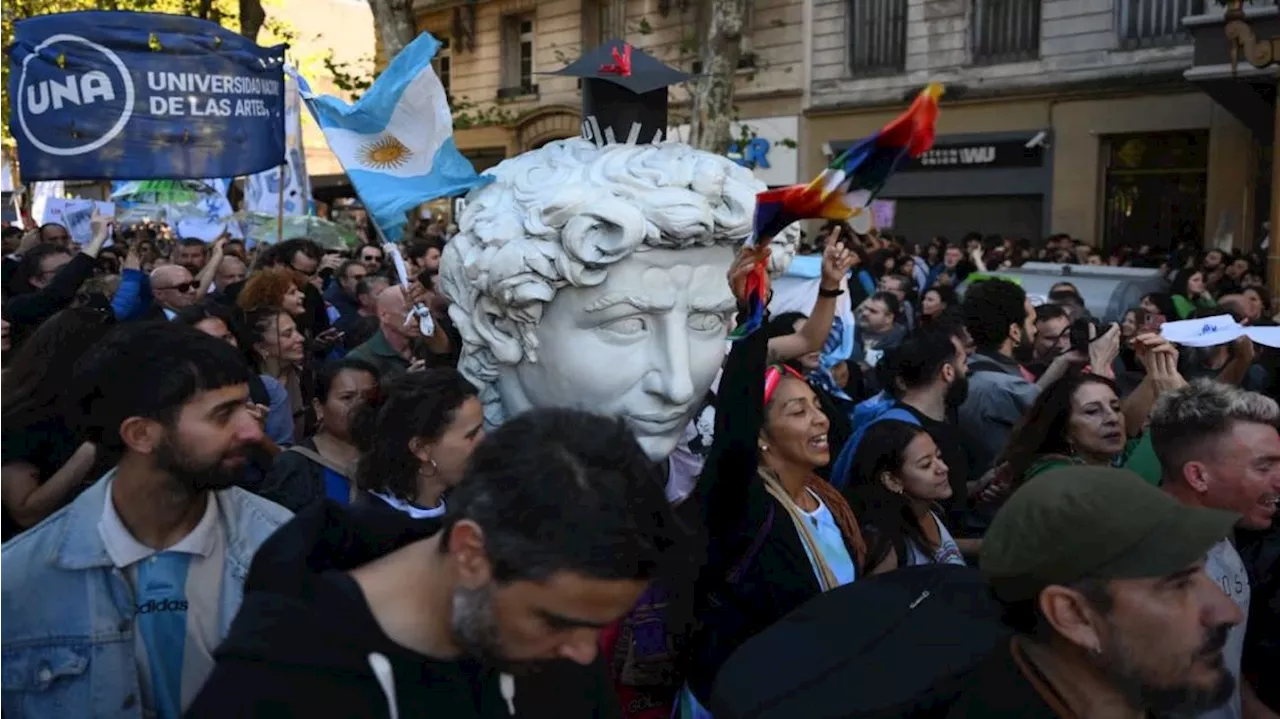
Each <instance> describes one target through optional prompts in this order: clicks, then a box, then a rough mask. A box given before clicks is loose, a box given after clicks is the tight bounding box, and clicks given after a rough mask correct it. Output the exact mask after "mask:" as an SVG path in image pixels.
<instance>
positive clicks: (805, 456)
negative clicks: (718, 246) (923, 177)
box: [681, 249, 870, 717]
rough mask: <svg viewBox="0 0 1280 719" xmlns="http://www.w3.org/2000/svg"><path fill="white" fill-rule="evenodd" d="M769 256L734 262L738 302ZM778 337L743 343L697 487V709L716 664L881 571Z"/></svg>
mask: <svg viewBox="0 0 1280 719" xmlns="http://www.w3.org/2000/svg"><path fill="white" fill-rule="evenodd" d="M758 258H759V253H758V251H755V250H751V249H744V250H743V251H742V253H741V254H740V255H739V259H738V261H737V262H735V263H734V265H733V266H731V268H730V277H729V284H730V287H731V288H732V289H733V291H734V295H735V297H737V298H738V300H739V302H744V301H745V300H746V293H745V278H746V276H747V275H748V274H749V273H750V272H751V269H752V267H753V266H754V263H755V261H756V260H757V259H758ZM768 345H769V339H768V337H767V335H766V334H765V333H763V332H755V333H752V334H751V335H748V336H747V337H745V338H744V339H742V340H740V341H738V342H735V343H734V344H733V348H732V350H731V351H730V353H729V358H728V360H727V361H726V362H725V365H724V372H723V375H722V377H721V380H720V387H719V390H718V392H717V394H716V433H715V440H714V441H715V444H714V446H713V447H712V450H711V454H710V456H709V458H708V460H707V464H706V466H705V467H704V469H703V472H702V476H701V478H700V479H699V483H698V487H697V491H696V496H697V499H698V502H699V505H698V506H699V507H700V509H701V513H702V520H703V526H704V527H705V531H706V533H707V537H708V538H709V541H710V545H709V547H708V561H707V563H706V565H705V566H704V568H703V570H702V573H701V576H700V578H699V586H698V587H697V602H698V605H699V606H698V613H697V615H698V617H699V618H700V619H701V622H702V626H701V629H700V630H699V631H698V633H697V634H696V635H695V637H694V642H693V647H692V649H691V656H690V658H689V667H690V673H689V677H688V679H689V686H688V687H687V688H686V690H685V691H684V692H683V694H682V697H681V711H682V716H686V717H694V716H700V715H699V714H697V713H696V712H702V711H705V710H703V709H701V707H702V706H705V705H706V701H707V699H708V697H709V694H710V689H711V683H712V682H713V681H714V679H715V675H716V672H717V671H719V668H720V666H721V665H722V664H723V663H724V661H725V659H727V658H728V656H729V655H730V654H731V653H732V652H733V650H735V649H736V648H737V647H738V646H740V645H741V644H742V643H743V642H744V641H746V640H747V639H749V638H751V637H752V636H754V635H755V634H756V633H758V632H760V631H761V630H763V629H764V628H766V627H768V626H769V625H771V624H773V623H774V622H775V621H777V620H778V619H779V618H781V617H782V616H783V615H784V614H786V613H787V612H789V611H791V610H792V609H794V608H795V607H797V606H799V605H800V604H802V603H803V602H804V601H805V600H806V599H809V598H811V597H813V596H815V595H817V594H818V593H820V592H822V591H825V590H827V589H831V588H833V587H836V586H840V585H842V584H847V583H849V582H851V581H853V580H854V579H855V578H856V577H858V576H861V575H862V574H864V573H866V572H867V571H870V570H869V569H868V568H867V566H866V565H865V557H866V545H865V544H864V542H863V539H862V535H861V532H860V530H859V529H858V522H857V520H856V519H855V517H854V515H853V512H852V511H851V510H850V509H849V506H848V503H847V502H846V501H845V499H844V498H843V497H842V496H841V495H840V493H839V492H838V491H836V490H835V488H834V487H832V486H831V485H830V484H828V483H827V482H826V481H824V480H822V479H821V478H820V477H819V476H818V475H817V474H816V470H817V469H818V468H819V467H822V466H824V465H826V464H827V463H828V462H829V461H830V459H831V455H830V448H829V446H828V440H827V431H828V428H829V426H830V422H829V421H828V419H827V417H826V415H825V414H824V413H823V411H822V408H821V406H820V404H819V402H818V398H817V396H816V395H815V394H814V392H813V390H812V389H811V388H810V387H809V383H808V382H806V381H805V380H804V378H803V377H801V376H800V375H799V373H798V372H796V371H795V370H793V369H791V368H789V367H787V366H785V365H782V366H778V365H775V366H768V365H767V355H768ZM796 550H802V551H801V552H797V551H796Z"/></svg>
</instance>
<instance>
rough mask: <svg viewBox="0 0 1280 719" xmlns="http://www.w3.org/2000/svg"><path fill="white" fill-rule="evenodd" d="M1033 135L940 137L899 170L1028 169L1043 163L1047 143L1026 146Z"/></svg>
mask: <svg viewBox="0 0 1280 719" xmlns="http://www.w3.org/2000/svg"><path fill="white" fill-rule="evenodd" d="M1033 137H1034V135H1030V134H1029V135H1027V138H1026V139H1025V140H1003V141H1000V142H978V143H966V144H963V145H961V144H947V143H946V138H939V140H938V142H936V143H935V144H934V146H933V149H932V150H929V151H928V152H926V153H924V154H923V155H921V156H920V157H918V158H916V159H914V160H908V161H907V163H906V164H905V165H903V166H902V168H901V169H899V170H898V171H899V172H921V171H925V170H980V169H989V168H1025V167H1041V166H1043V165H1044V149H1045V148H1044V145H1043V143H1038V144H1036V145H1035V146H1033V147H1027V143H1028V142H1029V141H1030V140H1031V139H1032V138H1033Z"/></svg>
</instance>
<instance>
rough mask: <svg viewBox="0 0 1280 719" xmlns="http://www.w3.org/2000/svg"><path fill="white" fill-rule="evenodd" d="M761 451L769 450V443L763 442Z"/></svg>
mask: <svg viewBox="0 0 1280 719" xmlns="http://www.w3.org/2000/svg"><path fill="white" fill-rule="evenodd" d="M760 451H761V452H768V451H769V445H767V444H762V445H760Z"/></svg>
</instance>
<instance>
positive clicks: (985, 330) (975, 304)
mask: <svg viewBox="0 0 1280 719" xmlns="http://www.w3.org/2000/svg"><path fill="white" fill-rule="evenodd" d="M960 307H961V312H963V313H964V326H965V328H966V329H968V330H969V336H970V337H972V338H973V343H974V345H976V346H977V348H978V349H986V350H989V349H995V348H997V347H999V346H1000V345H1002V344H1004V341H1005V340H1006V339H1008V338H1009V327H1010V326H1012V325H1017V326H1018V327H1023V326H1024V324H1025V323H1026V320H1027V293H1026V291H1024V290H1023V289H1022V288H1021V287H1019V286H1018V285H1015V284H1014V283H1012V282H1008V281H1006V280H1001V279H989V280H983V281H981V282H975V283H973V284H971V285H970V286H969V288H968V289H967V290H966V291H965V293H964V301H963V302H962V303H961V306H960Z"/></svg>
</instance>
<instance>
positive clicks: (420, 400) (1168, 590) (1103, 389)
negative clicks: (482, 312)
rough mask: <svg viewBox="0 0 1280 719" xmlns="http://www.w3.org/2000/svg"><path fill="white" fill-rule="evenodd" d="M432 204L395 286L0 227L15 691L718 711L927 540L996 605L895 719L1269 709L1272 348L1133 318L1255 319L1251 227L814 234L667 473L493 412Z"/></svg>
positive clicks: (129, 707) (123, 712) (1279, 575)
mask: <svg viewBox="0 0 1280 719" xmlns="http://www.w3.org/2000/svg"><path fill="white" fill-rule="evenodd" d="M447 234H448V233H447V232H446V230H445V228H444V227H443V226H441V225H439V224H430V225H425V226H424V227H423V229H422V231H421V232H420V233H418V234H416V235H415V236H413V237H411V238H409V239H407V240H406V241H405V242H404V243H403V244H402V245H401V249H400V252H402V254H403V257H404V261H405V263H406V266H407V269H408V280H409V281H408V283H407V284H403V283H401V282H400V281H399V279H398V274H397V273H396V272H395V270H394V267H393V263H392V258H391V257H389V256H388V254H387V251H385V250H384V248H383V247H382V246H380V245H378V244H372V243H362V244H360V245H359V246H358V247H355V248H352V249H350V250H343V251H340V252H331V251H324V250H322V249H321V248H320V247H319V246H318V245H316V244H315V243H314V242H311V241H310V240H307V239H293V240H288V241H285V242H281V243H278V244H273V245H258V246H256V247H252V248H249V247H246V245H245V243H243V242H240V241H236V240H231V239H229V238H223V239H219V240H217V241H215V242H213V243H204V242H200V241H198V240H184V239H178V240H168V239H166V238H164V237H161V236H158V233H156V232H155V228H151V227H132V228H127V229H125V228H115V227H114V225H113V223H112V222H111V221H110V219H109V218H101V217H95V218H94V221H93V237H92V239H91V241H89V242H88V243H87V244H85V245H83V246H76V245H75V244H74V243H73V242H72V241H71V236H70V234H69V233H68V232H67V230H66V228H64V227H61V226H59V225H44V226H42V227H40V228H38V229H36V230H33V231H30V232H26V233H24V232H22V231H21V230H16V231H11V230H10V229H6V230H5V233H4V252H5V259H4V305H3V329H4V335H3V362H4V369H3V438H4V441H3V458H2V465H3V476H2V480H3V481H2V482H0V507H2V509H3V522H4V526H3V539H4V548H3V561H2V571H3V582H2V586H0V591H2V593H3V620H4V623H5V630H4V634H3V651H4V675H5V681H4V687H3V703H4V709H5V711H6V712H7V713H10V714H12V715H13V716H15V717H34V718H37V719H39V718H43V717H80V716H83V717H90V716H92V717H140V716H158V717H163V718H164V719H171V718H176V717H180V716H189V717H227V716H261V717H285V716H335V717H337V716H342V717H392V718H393V719H394V718H396V717H412V716H439V717H477V718H478V717H508V716H520V717H626V718H627V719H657V718H659V717H661V718H662V719H666V718H667V717H671V716H677V717H683V718H684V719H700V718H701V717H708V716H712V714H713V713H715V714H716V715H717V716H720V719H728V716H727V715H725V714H723V713H722V712H718V710H717V706H718V702H717V699H716V697H717V696H719V695H722V694H723V693H726V692H727V693H733V692H735V691H737V690H742V689H743V688H741V687H734V686H726V685H725V684H724V683H723V682H719V683H718V681H717V680H718V679H719V678H720V674H721V669H722V668H723V667H724V666H725V665H726V663H727V662H729V661H730V660H731V658H732V657H733V656H734V655H735V653H737V652H738V651H739V650H742V649H743V648H744V647H747V646H749V645H750V642H751V641H752V639H753V638H754V637H756V636H758V635H760V634H761V633H762V632H765V631H766V630H767V629H769V628H770V627H773V626H775V625H778V624H779V622H781V621H783V620H784V619H785V617H787V615H788V614H790V613H791V612H793V611H794V610H796V609H798V608H800V607H801V606H802V605H804V604H806V602H809V601H810V600H812V599H814V598H815V597H817V596H819V595H822V594H824V593H826V592H829V591H833V590H836V589H837V588H840V587H842V586H844V585H850V584H852V585H854V587H857V586H858V584H859V583H861V582H875V581H876V577H879V576H881V575H893V574H894V573H898V572H911V571H928V568H930V567H937V566H938V565H952V566H956V567H965V566H968V567H977V569H976V570H973V571H975V572H978V571H980V572H981V575H982V577H983V578H984V580H985V582H986V585H987V586H988V587H989V589H990V596H989V598H988V599H989V601H992V602H996V603H997V604H998V606H999V608H1000V610H1001V612H1002V613H1003V616H1004V617H1005V625H1006V627H1007V632H1008V634H1007V637H1005V638H1003V639H1002V641H1001V642H1000V643H999V644H998V645H997V646H996V647H995V648H994V650H992V651H990V652H989V656H987V657H986V658H984V659H981V660H980V661H977V660H975V661H974V662H972V663H971V664H970V665H967V666H965V667H962V668H960V669H963V671H962V672H961V673H960V674H957V675H955V676H949V677H948V678H949V679H951V680H954V687H955V689H954V691H951V692H950V693H949V694H948V696H946V697H945V699H946V701H945V702H942V703H941V704H939V703H937V702H935V701H932V700H931V702H930V704H929V705H928V706H924V705H921V706H919V707H916V708H914V709H912V710H911V711H910V712H906V713H904V715H909V716H939V717H944V716H945V717H955V718H959V717H974V718H978V717H1098V718H1101V719H1107V718H1109V717H1138V716H1153V717H1154V716H1173V715H1177V716H1200V717H1211V718H1213V719H1218V718H1224V719H1225V718H1228V717H1232V718H1246V719H1255V718H1258V717H1273V716H1276V715H1277V712H1280V682H1277V681H1276V676H1277V672H1276V667H1280V534H1278V533H1277V530H1276V529H1275V528H1274V526H1273V518H1274V515H1275V513H1276V509H1277V500H1278V499H1280V432H1278V431H1277V427H1278V425H1280V408H1278V407H1277V403H1276V400H1275V399H1274V398H1275V397H1276V396H1277V395H1278V393H1280V375H1278V373H1277V368H1278V367H1280V357H1277V356H1276V354H1275V352H1274V351H1273V350H1271V349H1270V348H1265V347H1258V346H1255V345H1254V344H1253V342H1252V341H1251V340H1250V339H1249V338H1248V337H1241V338H1240V339H1238V340H1235V341H1234V342H1232V343H1230V344H1225V345H1219V346H1214V347H1206V348H1188V347H1179V346H1177V345H1175V344H1172V343H1170V342H1169V341H1167V340H1166V339H1165V338H1163V337H1162V336H1161V334H1160V327H1161V325H1162V324H1164V323H1165V322H1168V321H1174V320H1178V319H1186V318H1198V317H1211V316H1216V315H1221V314H1230V315H1231V316H1232V317H1233V318H1234V319H1235V320H1236V321H1237V322H1239V323H1240V324H1242V325H1245V326H1261V325H1268V324H1275V314H1276V309H1277V308H1275V307H1273V306H1268V297H1267V295H1266V294H1265V292H1266V291H1265V287H1264V283H1263V281H1262V277H1261V275H1262V267H1263V265H1262V262H1261V258H1260V257H1257V256H1254V255H1250V254H1242V253H1229V252H1224V251H1221V250H1209V251H1199V250H1195V249H1193V248H1191V247H1189V246H1181V245H1180V246H1177V247H1175V248H1173V249H1172V250H1168V251H1166V250H1159V249H1156V248H1153V247H1148V246H1143V247H1132V248H1124V249H1122V250H1119V251H1116V252H1114V253H1112V254H1110V255H1105V256H1104V255H1103V254H1101V253H1099V251H1098V250H1097V249H1096V248H1092V247H1089V246H1086V245H1084V244H1082V243H1078V242H1075V241H1073V240H1072V238H1070V237H1068V236H1053V237H1050V238H1048V239H1047V241H1045V242H1044V243H1041V244H1040V245H1039V246H1037V247H1035V248H1032V247H1031V244H1030V243H1028V242H1025V241H1014V240H1011V239H1005V238H1000V237H996V236H982V235H980V234H976V233H971V234H969V235H967V236H965V237H964V238H962V239H961V240H960V241H959V242H950V241H948V240H946V239H945V238H936V239H935V240H934V241H932V242H930V243H929V244H928V245H924V246H921V245H911V244H909V243H908V242H907V240H906V238H902V237H895V236H893V235H892V233H890V232H875V233H872V234H871V235H865V236H864V235H858V234H856V233H854V232H853V231H852V230H851V229H850V228H849V227H847V226H846V225H843V224H839V223H834V224H830V225H828V226H827V227H825V228H823V229H822V230H821V231H820V232H818V233H816V234H815V235H814V237H815V238H816V240H815V241H813V242H811V243H809V244H808V247H807V248H805V249H802V250H801V257H800V258H797V260H798V261H801V260H803V258H805V257H807V258H808V262H810V263H811V265H812V266H813V267H814V268H815V270H814V273H813V278H814V279H815V280H816V283H815V284H816V294H812V295H811V296H810V297H808V298H807V305H806V306H805V311H803V312H801V311H790V310H789V311H779V312H777V313H776V314H774V315H772V316H770V317H768V318H767V321H766V322H765V324H764V326H763V327H762V328H761V329H760V330H759V331H757V332H754V333H752V334H749V335H747V336H746V337H745V338H742V339H739V340H738V341H734V342H732V343H728V342H727V343H726V345H725V347H726V352H725V357H724V362H723V366H722V369H721V373H720V376H719V378H718V379H717V382H716V386H715V389H714V391H713V392H711V393H709V394H708V396H707V397H706V398H705V401H704V402H703V404H702V406H701V407H699V409H698V412H697V414H696V415H695V416H694V417H693V418H691V419H690V421H689V424H688V427H687V429H686V431H685V434H684V439H683V440H682V441H681V443H680V445H679V446H678V447H677V449H676V451H675V454H674V455H672V457H671V458H670V459H669V460H666V461H664V462H657V463H655V462H654V461H653V460H652V459H650V458H649V457H648V456H646V453H645V451H644V449H642V446H641V444H640V443H638V442H637V440H636V438H635V436H634V435H633V434H632V432H631V430H630V429H629V428H628V426H627V425H626V424H625V423H624V422H623V421H622V420H620V419H616V418H611V417H605V416H599V415H596V414H593V413H591V412H589V411H584V410H581V409H568V408H549V407H544V408H535V409H533V410H530V411H528V412H526V413H524V414H521V415H519V416H517V417H514V418H511V419H509V420H508V421H506V422H505V423H503V424H501V425H500V426H499V427H496V428H494V427H487V426H486V421H485V407H484V406H483V403H482V399H481V397H480V390H479V389H478V388H477V387H475V386H473V384H472V383H470V382H469V381H468V380H467V379H466V378H465V377H464V376H463V375H462V374H461V373H460V372H459V371H458V370H457V369H456V366H457V364H458V361H459V356H460V352H461V348H462V338H461V336H460V334H459V331H458V329H457V328H456V327H455V324H454V322H453V321H452V320H451V318H450V314H449V305H450V301H449V299H448V298H447V297H446V296H445V294H444V292H443V290H442V288H441V287H440V282H439V278H440V264H441V253H442V251H443V250H444V248H445V246H446V244H447V243H448V242H449V238H448V237H447V236H446V235H447ZM768 252H769V250H768V248H767V247H764V248H744V249H742V250H740V251H739V253H738V255H737V258H736V259H735V261H734V263H733V265H732V266H731V267H730V269H729V271H728V275H727V278H725V279H726V281H727V282H728V284H729V287H730V289H731V290H732V292H733V295H734V297H735V298H736V299H737V300H738V302H739V306H740V307H743V306H745V303H746V302H747V299H748V292H747V284H748V282H747V280H748V275H749V274H750V273H751V272H752V268H753V267H754V266H755V265H756V264H757V262H759V261H760V260H762V259H763V258H765V257H766V256H767V254H768ZM1027 261H1046V262H1053V263H1073V264H1094V265H1113V266H1136V267H1150V268H1159V271H1160V273H1161V274H1162V275H1164V276H1165V277H1166V278H1167V279H1168V280H1169V287H1170V290H1169V292H1168V293H1157V294H1150V295H1148V296H1145V297H1143V298H1142V301H1141V303H1140V304H1139V305H1138V306H1135V307H1133V308H1131V309H1128V310H1127V311H1126V312H1125V313H1124V314H1123V317H1122V318H1121V321H1119V322H1116V323H1113V324H1105V323H1102V322H1099V321H1097V320H1094V319H1093V318H1091V317H1090V314H1089V311H1088V309H1087V308H1086V303H1085V301H1084V299H1083V298H1082V297H1081V296H1080V293H1079V292H1078V291H1077V290H1076V288H1075V287H1074V286H1073V285H1072V284H1071V283H1070V282H1062V283H1059V285H1057V286H1055V287H1054V289H1053V291H1052V292H1051V293H1050V294H1049V295H1048V297H1047V298H1041V299H1040V300H1039V301H1037V300H1036V299H1035V298H1032V297H1029V296H1028V295H1027V293H1026V292H1025V291H1024V290H1023V289H1022V288H1021V287H1020V286H1019V285H1018V284H1016V283H1014V282H1009V281H1005V280H1003V279H1001V278H999V277H993V276H991V273H992V272H994V271H996V270H998V269H1001V268H1005V267H1011V266H1012V267H1017V266H1020V265H1022V264H1024V263H1025V262H1027ZM415 306H424V307H426V308H428V310H429V312H430V314H431V316H432V320H433V322H434V326H435V330H434V331H433V332H431V333H430V334H429V335H424V333H423V332H422V330H421V329H420V324H419V322H418V321H417V318H416V317H415V314H414V313H415V310H414V308H415ZM842 307H845V308H848V310H849V312H850V315H851V316H852V317H853V322H852V323H851V324H852V326H846V325H847V324H849V323H846V322H845V321H844V320H842V318H841V317H842V313H843V310H842V309H841V308H842ZM733 317H734V313H732V312H730V313H729V315H728V317H727V318H726V319H727V322H728V325H727V326H729V327H732V326H733V324H732V321H733ZM600 371H601V372H607V371H608V369H607V368H601V369H600ZM858 621H860V622H865V623H869V624H875V623H876V622H877V617H876V616H874V615H871V616H865V617H859V618H858ZM883 631H884V632H885V633H891V632H893V631H895V627H893V626H885V627H884V628H883ZM939 641H946V638H945V637H940V638H939ZM797 651H807V648H798V650H797ZM929 651H930V650H929V647H928V646H921V647H920V648H919V656H918V657H917V659H918V664H916V663H914V662H913V663H912V664H906V665H904V666H902V668H901V670H902V671H903V672H909V671H931V668H930V667H929V662H928V660H927V655H928V654H929ZM775 660H778V661H785V659H784V658H781V657H776V658H775ZM797 691H800V689H798V690H797ZM861 693H862V691H861V689H860V688H859V687H857V686H851V687H850V688H849V697H848V699H847V706H840V707H829V708H828V710H829V713H828V714H826V715H827V716H870V715H872V714H870V713H860V712H859V710H858V709H857V707H858V706H860V705H859V695H860V694H861Z"/></svg>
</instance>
